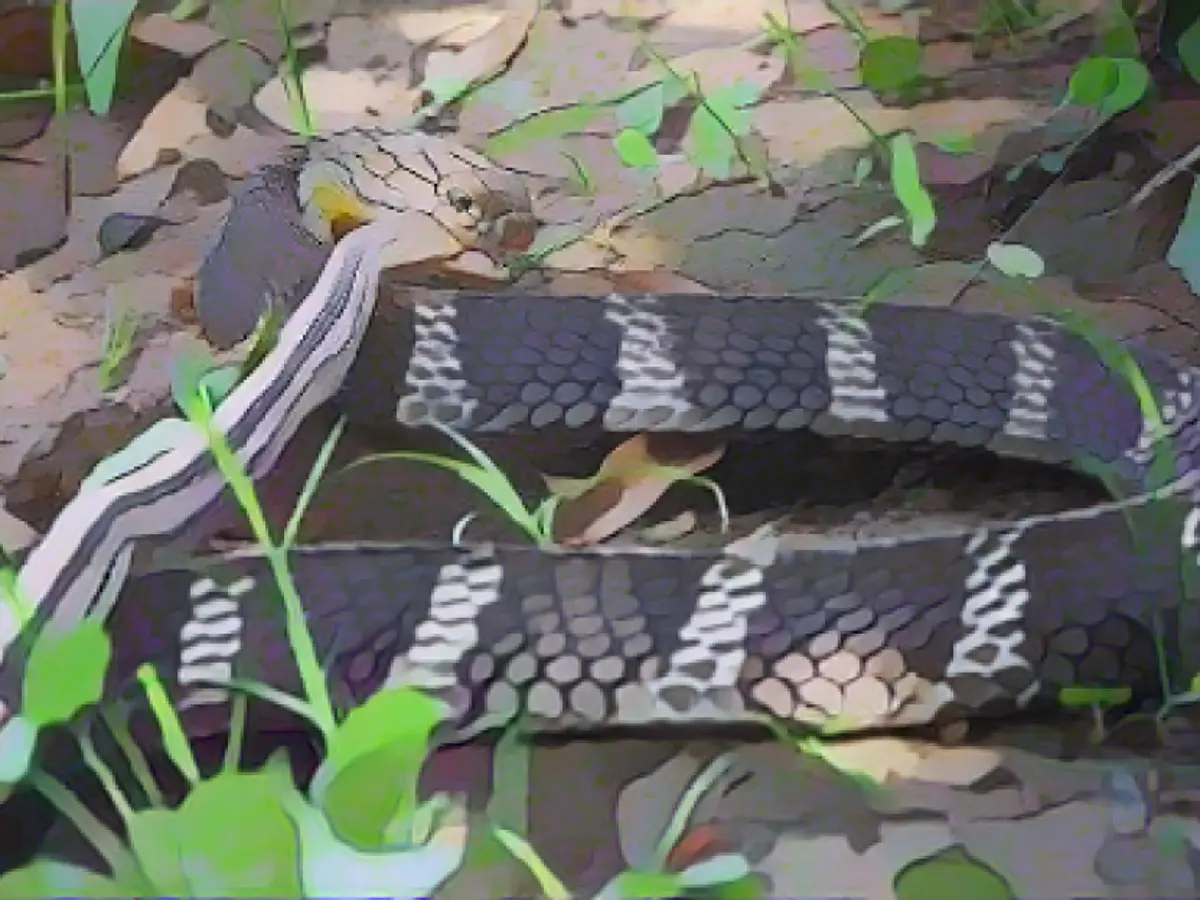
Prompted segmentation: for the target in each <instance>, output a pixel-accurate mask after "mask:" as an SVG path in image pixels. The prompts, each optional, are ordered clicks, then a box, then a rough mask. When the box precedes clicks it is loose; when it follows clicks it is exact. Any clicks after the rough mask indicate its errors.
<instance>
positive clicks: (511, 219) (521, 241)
mask: <svg viewBox="0 0 1200 900" xmlns="http://www.w3.org/2000/svg"><path fill="white" fill-rule="evenodd" d="M540 224H541V223H540V222H538V220H537V219H536V218H534V217H533V216H531V215H514V216H506V217H505V218H504V219H502V220H501V221H500V222H498V223H497V229H496V230H497V233H498V234H499V237H498V239H497V241H496V245H497V246H498V247H499V248H500V250H502V251H504V252H505V253H524V252H525V251H526V250H528V249H529V248H530V247H532V246H533V242H534V240H535V239H536V238H537V232H538V227H539V226H540Z"/></svg>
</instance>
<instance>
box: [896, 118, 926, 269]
mask: <svg viewBox="0 0 1200 900" xmlns="http://www.w3.org/2000/svg"><path fill="white" fill-rule="evenodd" d="M889 146H890V147H891V150H892V190H893V191H895V194H896V199H897V200H899V201H900V203H901V204H903V206H904V210H905V212H907V213H908V221H909V226H910V235H909V240H910V241H911V242H912V244H913V246H914V247H923V246H924V245H925V242H926V241H927V240H928V239H929V235H930V234H931V233H932V232H933V227H934V225H936V224H937V214H936V212H935V211H934V208H933V198H932V197H930V196H929V192H928V191H926V190H925V186H924V185H923V184H921V168H920V165H919V164H918V163H917V154H916V150H915V148H914V147H913V140H912V136H911V135H909V134H908V133H906V132H901V133H900V134H898V135H896V136H895V137H893V138H892V140H891V141H890V143H889Z"/></svg>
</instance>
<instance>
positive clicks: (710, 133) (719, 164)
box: [683, 106, 737, 181]
mask: <svg viewBox="0 0 1200 900" xmlns="http://www.w3.org/2000/svg"><path fill="white" fill-rule="evenodd" d="M683 149H684V152H685V153H686V154H687V157H688V159H689V160H691V162H692V164H693V165H694V166H696V168H698V169H700V170H701V171H702V172H704V173H706V174H707V175H709V176H710V177H711V178H713V179H715V180H716V181H723V180H725V179H727V178H729V176H730V175H732V174H733V161H734V159H735V158H736V156H737V143H736V142H735V141H734V138H733V136H732V135H731V134H730V133H729V132H728V131H727V130H726V129H725V128H724V126H722V125H721V121H720V120H719V119H717V118H716V117H714V116H713V115H712V114H711V113H710V112H709V111H708V110H707V109H705V108H704V107H703V106H700V107H697V108H696V111H695V112H694V113H693V114H692V119H691V121H690V122H689V123H688V130H687V134H685V135H684V137H683Z"/></svg>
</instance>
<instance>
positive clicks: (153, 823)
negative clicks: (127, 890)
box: [128, 808, 195, 897]
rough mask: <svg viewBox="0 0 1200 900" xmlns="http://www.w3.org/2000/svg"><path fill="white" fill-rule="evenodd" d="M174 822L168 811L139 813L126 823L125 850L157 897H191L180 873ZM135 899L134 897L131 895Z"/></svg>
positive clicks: (153, 810) (181, 871)
mask: <svg viewBox="0 0 1200 900" xmlns="http://www.w3.org/2000/svg"><path fill="white" fill-rule="evenodd" d="M177 821H178V819H177V818H176V814H175V812H173V811H172V810H169V809H154V808H151V809H141V810H138V811H137V812H136V813H135V814H134V815H133V816H132V817H131V818H130V819H129V821H128V828H129V846H130V848H131V849H132V850H133V853H134V856H135V857H136V858H137V863H138V865H139V866H140V867H141V869H142V871H143V872H144V873H145V875H146V878H147V879H148V880H149V881H150V883H151V884H153V885H154V889H155V894H156V895H157V896H161V897H169V896H176V897H190V896H195V895H194V894H193V893H192V891H191V888H190V886H189V885H188V882H187V876H186V875H185V874H184V871H183V848H182V847H181V846H180V843H179V837H178V835H177V834H176V833H175V823H176V822H177ZM135 896H136V895H135Z"/></svg>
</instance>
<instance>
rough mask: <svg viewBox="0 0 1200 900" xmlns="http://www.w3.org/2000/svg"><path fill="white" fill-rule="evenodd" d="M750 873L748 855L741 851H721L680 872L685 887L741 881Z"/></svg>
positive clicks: (708, 886)
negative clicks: (742, 853) (745, 855)
mask: <svg viewBox="0 0 1200 900" xmlns="http://www.w3.org/2000/svg"><path fill="white" fill-rule="evenodd" d="M750 874H751V871H750V863H749V862H747V861H746V857H744V856H742V855H741V854H740V853H719V854H717V855H716V856H714V857H712V858H710V859H706V860H703V861H702V862H698V863H695V864H693V865H690V866H688V867H687V868H686V869H684V870H683V871H682V872H680V873H679V882H680V884H682V885H683V886H684V887H685V888H693V889H694V888H712V887H716V886H717V885H721V884H731V883H733V882H735V881H741V880H742V879H743V878H745V877H746V876H748V875H750Z"/></svg>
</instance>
